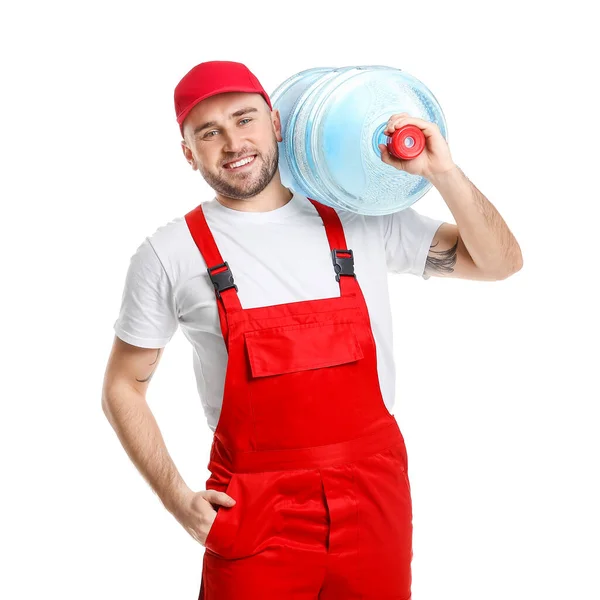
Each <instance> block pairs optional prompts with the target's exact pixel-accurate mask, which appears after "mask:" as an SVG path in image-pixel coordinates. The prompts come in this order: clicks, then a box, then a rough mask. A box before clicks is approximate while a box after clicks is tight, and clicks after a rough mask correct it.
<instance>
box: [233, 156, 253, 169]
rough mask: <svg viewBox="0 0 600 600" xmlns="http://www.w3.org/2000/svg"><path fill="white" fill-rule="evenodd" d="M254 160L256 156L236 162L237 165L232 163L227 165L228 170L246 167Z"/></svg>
mask: <svg viewBox="0 0 600 600" xmlns="http://www.w3.org/2000/svg"><path fill="white" fill-rule="evenodd" d="M253 160H254V156H250V157H248V158H243V159H242V160H240V161H238V162H235V163H230V164H228V165H227V168H228V169H233V168H235V167H241V166H242V165H246V164H248V163H249V162H252V161H253Z"/></svg>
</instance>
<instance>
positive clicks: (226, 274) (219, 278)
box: [206, 261, 238, 300]
mask: <svg viewBox="0 0 600 600" xmlns="http://www.w3.org/2000/svg"><path fill="white" fill-rule="evenodd" d="M222 267H226V269H225V270H224V271H221V272H219V273H213V272H212V271H215V270H217V269H220V268H222ZM206 270H207V271H208V276H209V277H210V279H211V281H212V283H213V286H214V288H215V290H216V292H217V298H219V300H220V299H221V292H224V291H225V290H228V289H230V288H235V291H236V292H237V289H238V287H237V285H235V283H234V282H233V274H232V273H231V269H230V268H229V265H228V264H227V261H225V262H224V263H221V264H220V265H217V266H216V267H208V269H206Z"/></svg>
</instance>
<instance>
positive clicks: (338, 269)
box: [309, 198, 362, 297]
mask: <svg viewBox="0 0 600 600" xmlns="http://www.w3.org/2000/svg"><path fill="white" fill-rule="evenodd" d="M309 200H310V201H311V202H312V203H313V206H314V207H315V208H316V209H317V212H318V213H319V215H320V216H321V219H322V220H323V224H324V225H325V232H326V233H327V239H328V240H329V247H330V248H331V260H332V262H333V268H334V270H335V278H336V279H337V281H338V282H339V284H340V294H341V295H342V296H348V295H349V294H355V295H356V296H359V297H361V296H362V291H361V289H360V286H359V285H358V281H357V280H356V275H355V274H354V253H353V252H352V250H350V249H349V248H348V247H347V245H346V236H345V235H344V227H343V226H342V222H341V221H340V217H339V215H338V214H337V212H336V211H335V209H333V208H331V207H330V206H327V205H325V204H321V203H320V202H317V201H316V200H313V199H312V198H309ZM344 275H346V277H344Z"/></svg>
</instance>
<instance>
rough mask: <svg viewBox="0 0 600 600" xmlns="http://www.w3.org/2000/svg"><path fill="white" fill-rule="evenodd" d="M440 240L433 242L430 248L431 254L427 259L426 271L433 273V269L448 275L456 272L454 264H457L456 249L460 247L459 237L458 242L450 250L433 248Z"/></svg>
mask: <svg viewBox="0 0 600 600" xmlns="http://www.w3.org/2000/svg"><path fill="white" fill-rule="evenodd" d="M438 243H439V242H437V243H435V244H432V246H431V247H430V248H429V254H428V255H427V260H426V261H425V272H426V273H431V272H433V271H435V272H437V273H441V274H442V275H447V274H448V273H453V272H454V265H455V264H456V249H457V248H458V238H456V244H454V246H452V248H449V249H448V250H432V248H435V246H437V245H438ZM431 254H437V255H438V256H431Z"/></svg>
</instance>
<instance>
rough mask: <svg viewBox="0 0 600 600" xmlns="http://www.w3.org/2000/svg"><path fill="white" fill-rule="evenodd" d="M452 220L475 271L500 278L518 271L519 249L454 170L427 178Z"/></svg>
mask: <svg viewBox="0 0 600 600" xmlns="http://www.w3.org/2000/svg"><path fill="white" fill-rule="evenodd" d="M430 181H431V183H433V185H434V186H435V187H436V189H437V190H438V191H439V192H440V194H441V196H442V198H443V199H444V201H445V202H446V204H447V205H448V208H449V209H450V211H451V212H452V215H453V217H454V219H455V221H456V225H457V227H458V231H459V233H460V237H461V239H462V241H463V242H464V245H465V247H466V248H467V250H468V252H469V254H470V256H471V258H472V259H473V262H474V263H475V264H476V265H477V267H478V268H479V269H481V270H482V271H485V272H486V273H489V274H491V275H498V276H500V277H502V276H507V275H510V274H512V273H514V272H516V271H518V270H519V269H520V268H521V266H522V264H523V258H522V255H521V248H520V247H519V244H518V242H517V240H516V239H515V237H514V236H513V234H512V233H511V232H510V229H509V228H508V226H507V225H506V223H505V222H504V219H503V218H502V217H501V216H500V213H499V212H498V211H497V210H496V208H495V207H494V205H493V204H492V203H491V202H490V201H489V200H488V199H487V198H486V197H485V196H484V195H483V194H482V193H481V192H480V191H479V190H478V189H477V188H476V187H475V185H473V183H471V181H469V179H468V178H467V176H466V175H465V174H464V173H463V172H462V170H461V169H460V168H459V167H458V166H455V168H453V169H451V170H450V171H447V172H446V173H444V174H442V175H437V176H435V177H431V178H430Z"/></svg>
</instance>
